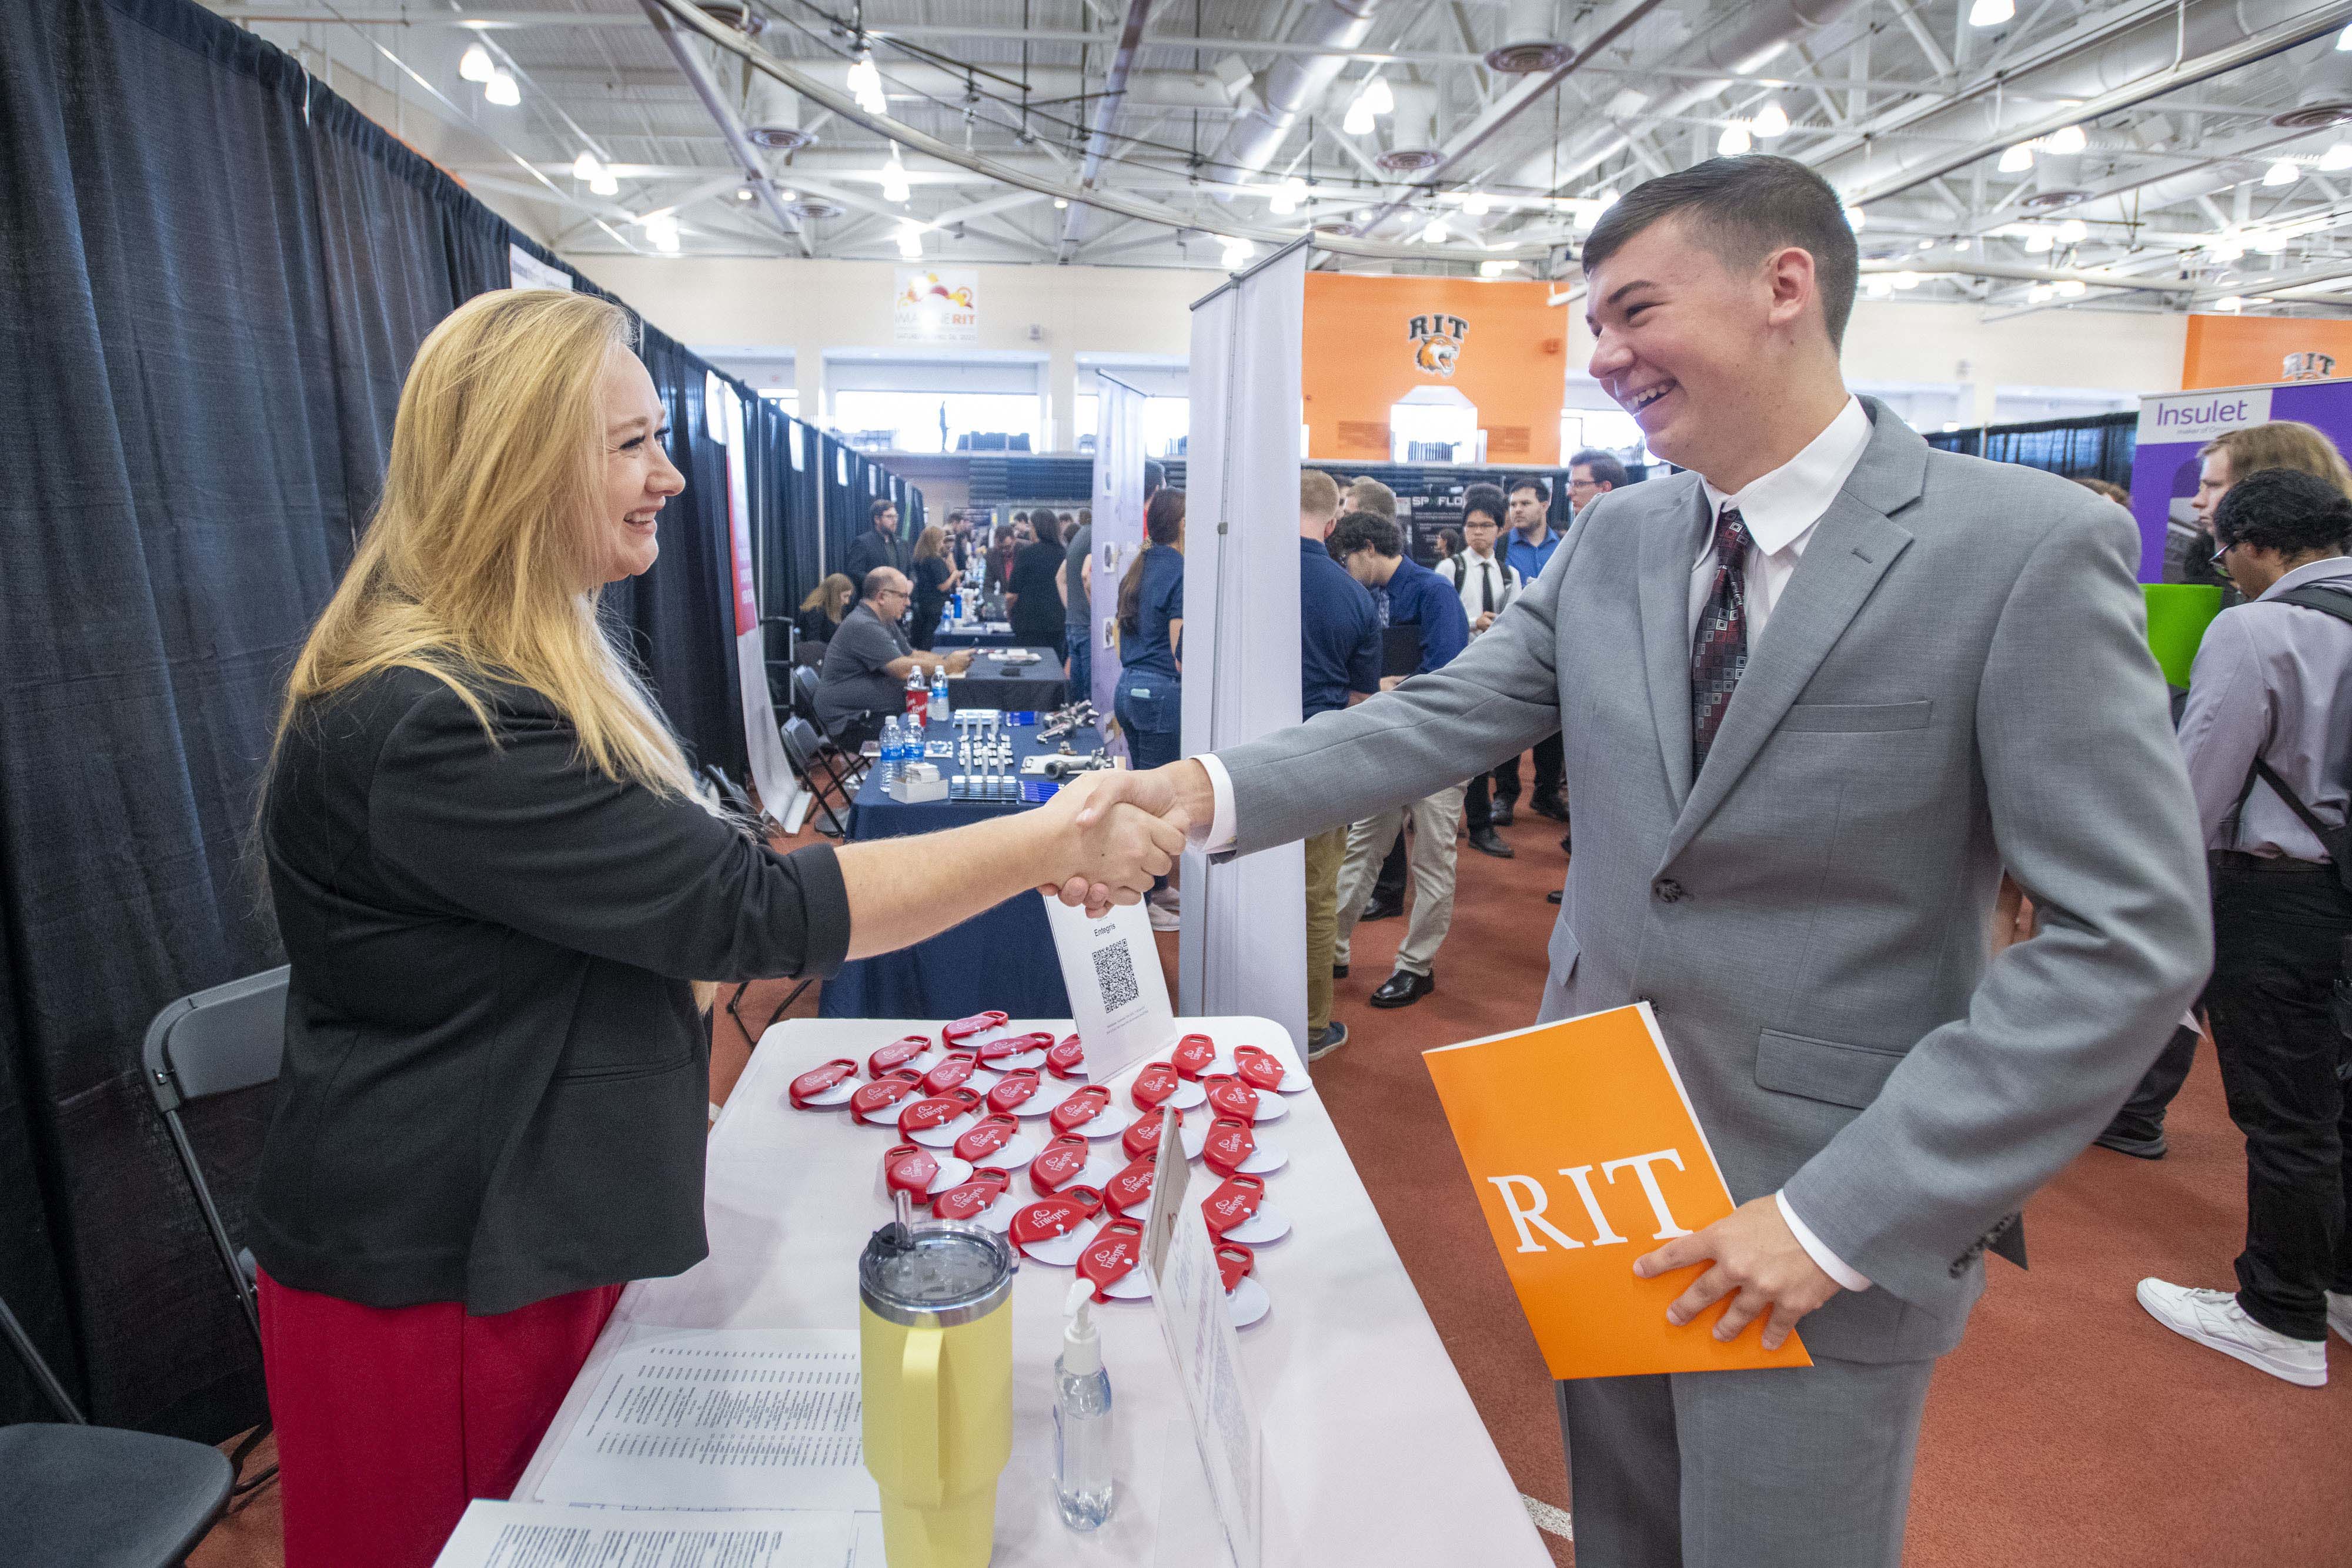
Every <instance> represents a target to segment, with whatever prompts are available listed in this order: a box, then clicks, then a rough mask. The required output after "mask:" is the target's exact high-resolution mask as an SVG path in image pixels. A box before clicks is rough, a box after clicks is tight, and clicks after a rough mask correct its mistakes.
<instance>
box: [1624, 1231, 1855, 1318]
mask: <svg viewBox="0 0 2352 1568" xmlns="http://www.w3.org/2000/svg"><path fill="white" fill-rule="evenodd" d="M1710 1261H1711V1262H1713V1263H1714V1265H1715V1267H1714V1268H1712V1269H1709V1270H1707V1271H1706V1273H1704V1274H1702V1275H1700V1276H1699V1277H1698V1279H1697V1281H1696V1282H1695V1283H1694V1284H1692V1286H1691V1288H1690V1289H1689V1290H1687V1291H1684V1292H1683V1293H1682V1294H1681V1295H1679V1296H1677V1297H1675V1301H1674V1304H1673V1305H1672V1306H1670V1307H1668V1308H1667V1309H1666V1321H1667V1322H1670V1323H1672V1324H1674V1325H1675V1327H1676V1328H1680V1327H1681V1326H1682V1325H1683V1324H1685V1323H1686V1322H1690V1321H1691V1320H1692V1319H1693V1318H1696V1317H1697V1316H1698V1314H1699V1313H1700V1312H1704V1311H1706V1309H1707V1308H1708V1307H1709V1306H1711V1305H1713V1304H1714V1303H1715V1302H1717V1301H1721V1300H1723V1298H1724V1297H1726V1296H1730V1295H1732V1294H1733V1292H1734V1291H1737V1292H1738V1295H1737V1296H1736V1297H1734V1299H1733V1301H1732V1303H1731V1305H1730V1306H1728V1307H1727V1308H1725V1309H1724V1312H1723V1315H1722V1316H1721V1317H1719V1318H1717V1320H1716V1323H1715V1337H1716V1338H1717V1339H1718V1340H1722V1341H1725V1342H1727V1343H1728V1342H1729V1341H1731V1340H1734V1339H1737V1338H1738V1337H1739V1333H1740V1331H1741V1330H1743V1329H1745V1328H1746V1327H1747V1326H1748V1324H1749V1323H1750V1322H1754V1321H1755V1320H1756V1319H1757V1318H1758V1317H1759V1316H1760V1315H1761V1314H1763V1313H1764V1312H1768V1311H1769V1312H1770V1313H1771V1317H1770V1318H1769V1320H1768V1321H1767V1322H1765V1324H1764V1348H1765V1349H1766V1350H1778V1349H1780V1345H1781V1343H1782V1342H1783V1341H1785V1340H1787V1339H1788V1337H1789V1331H1790V1329H1793V1328H1795V1327H1796V1326H1797V1320H1798V1319H1799V1318H1801V1317H1803V1316H1804V1315H1805V1314H1806V1313H1807V1312H1812V1311H1813V1310H1815V1309H1816V1308H1818V1307H1820V1306H1821V1305H1822V1303H1823V1302H1825V1301H1828V1300H1829V1299H1830V1298H1831V1297H1832V1296H1834V1295H1836V1294H1837V1293H1838V1291H1839V1290H1840V1289H1842V1287H1841V1286H1840V1285H1839V1284H1838V1282H1837V1281H1835V1280H1832V1279H1831V1278H1830V1277H1829V1276H1828V1275H1827V1274H1825V1273H1823V1272H1822V1266H1821V1265H1820V1264H1818V1263H1816V1262H1814V1261H1813V1259H1812V1254H1811V1253H1809V1252H1807V1251H1806V1250H1805V1249H1804V1247H1803V1245H1802V1244H1801V1243H1800V1242H1799V1241H1798V1239H1797V1237H1796V1233H1795V1232H1794V1231H1792V1230H1790V1228H1789V1222H1788V1221H1787V1220H1785V1219H1783V1218H1780V1205H1779V1204H1778V1203H1777V1202H1775V1201H1774V1200H1773V1199H1772V1197H1770V1196H1769V1195H1767V1196H1765V1197H1759V1198H1754V1199H1751V1200H1749V1201H1748V1202H1747V1203H1743V1204H1741V1205H1740V1206H1739V1207H1738V1208H1736V1209H1734V1210H1733V1211H1732V1212H1731V1213H1730V1214H1728V1215H1727V1216H1725V1217H1724V1218H1721V1219H1718V1220H1717V1221H1716V1222H1715V1223H1714V1224H1713V1225H1710V1226H1708V1227H1707V1228H1706V1229H1704V1230H1697V1231H1693V1232H1692V1233H1691V1234H1690V1235H1688V1236H1677V1237H1675V1239H1673V1240H1672V1241H1669V1242H1667V1243H1666V1244H1665V1245H1664V1247H1661V1248H1659V1249H1657V1250H1656V1251H1654V1252H1649V1253H1644V1254H1643V1256H1641V1257H1639V1258H1636V1259H1635V1260H1633V1272H1634V1273H1636V1274H1638V1275H1640V1276H1641V1277H1642V1278H1643V1279H1644V1280H1654V1279H1656V1278H1657V1277H1658V1276H1659V1275H1661V1274H1671V1273H1673V1272H1674V1271H1675V1270H1677V1269H1687V1268H1689V1267H1690V1266H1691V1265H1692V1264H1694V1263H1706V1262H1710Z"/></svg>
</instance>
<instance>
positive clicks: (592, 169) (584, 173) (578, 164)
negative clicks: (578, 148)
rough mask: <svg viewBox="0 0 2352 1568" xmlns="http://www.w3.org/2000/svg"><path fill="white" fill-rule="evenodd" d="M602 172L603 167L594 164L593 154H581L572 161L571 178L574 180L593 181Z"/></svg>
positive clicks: (594, 156) (600, 164) (597, 163)
mask: <svg viewBox="0 0 2352 1568" xmlns="http://www.w3.org/2000/svg"><path fill="white" fill-rule="evenodd" d="M603 172H604V165H603V164H602V163H599V162H596V154H594V153H593V152H583V153H582V154H580V156H579V157H577V158H574V159H573V160H572V178H573V179H575V180H593V179H594V178H595V177H596V176H597V175H598V174H601V173H603Z"/></svg>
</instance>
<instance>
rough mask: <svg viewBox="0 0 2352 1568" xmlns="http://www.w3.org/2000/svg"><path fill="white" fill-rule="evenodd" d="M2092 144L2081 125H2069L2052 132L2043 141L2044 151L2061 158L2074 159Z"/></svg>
mask: <svg viewBox="0 0 2352 1568" xmlns="http://www.w3.org/2000/svg"><path fill="white" fill-rule="evenodd" d="M2090 144H2091V139H2090V138H2089V137H2087V136H2085V135H2084V134H2083V128H2082V127H2081V126H2079V125H2068V126H2063V127H2061V128H2060V129H2058V130H2056V131H2052V132H2051V133H2050V134H2049V135H2047V136H2045V137H2043V138H2042V151H2043V152H2055V153H2056V154H2058V156H2059V157H2061V158H2072V157H2073V156H2074V154H2075V153H2077V152H2082V151H2083V150H2084V149H2085V148H2087V147H2088V146H2090Z"/></svg>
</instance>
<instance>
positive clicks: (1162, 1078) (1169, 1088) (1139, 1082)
mask: <svg viewBox="0 0 2352 1568" xmlns="http://www.w3.org/2000/svg"><path fill="white" fill-rule="evenodd" d="M1182 1082H1184V1081H1183V1080H1182V1079H1181V1078H1179V1077H1177V1076H1176V1069H1175V1068H1174V1067H1173V1066H1172V1065H1171V1064H1170V1063H1168V1062H1165V1061H1155V1062H1153V1063H1151V1064H1150V1066H1149V1067H1146V1068H1145V1069H1144V1070H1143V1071H1140V1072H1139V1073H1137V1074H1136V1075H1135V1083H1134V1086H1133V1087H1132V1088H1130V1089H1129V1090H1128V1098H1129V1099H1131V1100H1133V1101H1134V1102H1135V1108H1136V1109H1137V1110H1139V1111H1156V1110H1158V1109H1159V1108H1160V1102H1161V1101H1163V1100H1165V1099H1167V1098H1168V1096H1170V1095H1171V1094H1173V1093H1175V1092H1176V1089H1177V1086H1178V1085H1179V1084H1181V1083H1182Z"/></svg>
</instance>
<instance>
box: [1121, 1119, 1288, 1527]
mask: <svg viewBox="0 0 2352 1568" xmlns="http://www.w3.org/2000/svg"><path fill="white" fill-rule="evenodd" d="M1160 1148H1161V1149H1162V1150H1163V1151H1164V1150H1167V1149H1171V1148H1173V1149H1175V1150H1177V1151H1178V1154H1177V1155H1176V1157H1174V1158H1172V1159H1163V1160H1161V1161H1160V1171H1159V1175H1158V1176H1155V1177H1154V1178H1153V1184H1152V1193H1151V1211H1150V1221H1149V1222H1148V1223H1147V1224H1146V1226H1145V1228H1144V1236H1143V1257H1144V1264H1143V1267H1144V1268H1145V1270H1147V1271H1148V1272H1150V1274H1151V1276H1152V1278H1151V1310H1152V1312H1153V1313H1154V1314H1155V1315H1156V1316H1157V1317H1158V1318H1159V1320H1160V1337H1161V1338H1162V1339H1164V1340H1166V1341H1167V1343H1168V1354H1169V1357H1170V1359H1171V1360H1172V1361H1174V1363H1175V1364H1176V1383H1177V1386H1179V1387H1180V1388H1181V1389H1182V1390H1183V1391H1184V1406H1185V1410H1186V1412H1187V1413H1188V1414H1189V1415H1190V1416H1192V1437H1193V1440H1194V1442H1195V1444H1196V1445H1197V1446H1198V1447H1199V1448H1200V1450H1201V1465H1202V1469H1204V1470H1206V1471H1207V1473H1208V1479H1209V1496H1210V1498H1211V1500H1213V1502H1214V1504H1215V1505H1216V1512H1217V1522H1218V1523H1219V1524H1221V1525H1222V1526H1223V1528H1224V1533H1225V1549H1226V1550H1227V1551H1228V1552H1231V1553H1232V1554H1233V1562H1234V1568H1258V1563H1259V1560H1260V1552H1261V1540H1260V1531H1259V1522H1260V1513H1261V1509H1262V1506H1263V1500H1264V1486H1263V1479H1264V1477H1263V1469H1262V1467H1263V1462H1264V1460H1263V1456H1264V1448H1263V1446H1262V1440H1261V1437H1260V1435H1259V1432H1258V1423H1257V1412H1256V1410H1255V1408H1253V1406H1251V1404H1250V1398H1249V1390H1248V1388H1247V1387H1246V1386H1245V1385H1244V1383H1243V1381H1242V1344H1241V1336H1240V1335H1239V1334H1237V1333H1234V1320H1233V1317H1232V1315H1231V1314H1230V1313H1228V1312H1226V1310H1225V1282H1224V1280H1223V1276H1222V1275H1221V1273H1220V1272H1219V1270H1218V1268H1217V1253H1216V1244H1215V1243H1214V1242H1213V1241H1212V1240H1211V1239H1210V1238H1209V1227H1208V1224H1207V1222H1206V1221H1204V1220H1203V1219H1202V1218H1201V1206H1200V1204H1199V1203H1197V1202H1195V1201H1193V1200H1192V1196H1191V1195H1192V1193H1194V1192H1196V1191H1197V1189H1196V1188H1194V1187H1193V1186H1192V1183H1191V1174H1192V1173H1191V1169H1190V1167H1189V1166H1187V1165H1186V1164H1185V1162H1184V1160H1183V1158H1182V1152H1181V1151H1182V1148H1183V1145H1182V1144H1181V1142H1180V1141H1179V1140H1178V1139H1177V1138H1176V1137H1175V1135H1174V1134H1173V1133H1168V1134H1162V1137H1161V1140H1160Z"/></svg>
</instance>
